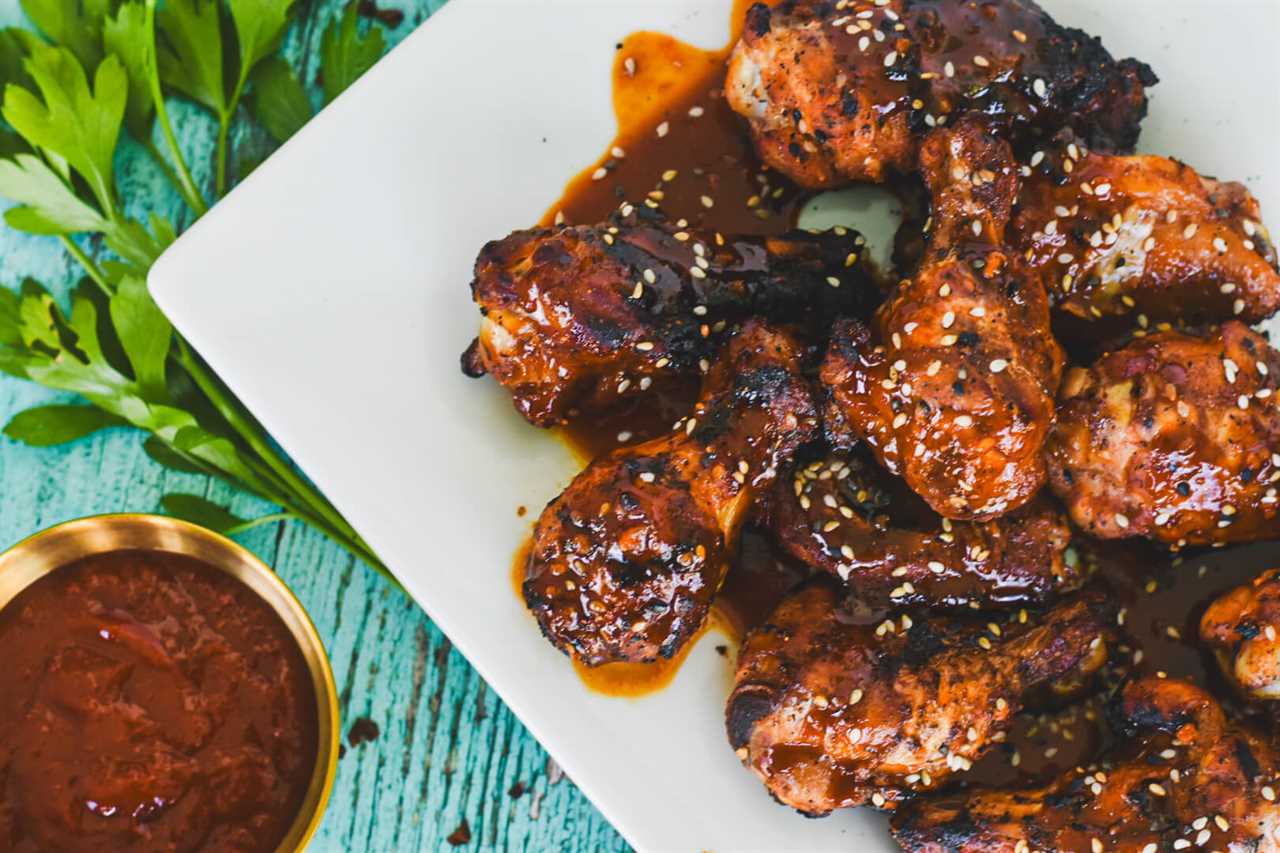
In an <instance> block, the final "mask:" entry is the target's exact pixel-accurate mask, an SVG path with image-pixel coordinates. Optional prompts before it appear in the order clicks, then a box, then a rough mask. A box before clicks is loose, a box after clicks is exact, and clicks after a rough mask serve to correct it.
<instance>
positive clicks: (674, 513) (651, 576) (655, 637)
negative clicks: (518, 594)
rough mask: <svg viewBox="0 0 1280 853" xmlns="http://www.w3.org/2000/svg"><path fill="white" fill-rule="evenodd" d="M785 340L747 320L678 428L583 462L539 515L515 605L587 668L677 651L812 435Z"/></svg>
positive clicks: (794, 352)
mask: <svg viewBox="0 0 1280 853" xmlns="http://www.w3.org/2000/svg"><path fill="white" fill-rule="evenodd" d="M799 361H800V352H799V349H798V347H797V345H796V343H795V342H794V341H793V340H791V339H790V338H789V337H788V336H786V335H784V334H781V333H779V332H776V331H773V330H772V329H770V328H768V327H767V326H764V325H763V324H761V323H759V322H757V321H749V322H748V323H747V324H746V325H744V326H743V328H742V330H741V331H740V332H738V334H737V335H736V336H735V337H734V338H733V339H732V340H731V341H730V342H729V344H728V346H727V347H726V349H725V351H724V353H723V354H722V355H721V356H720V358H719V359H718V360H717V361H716V362H715V364H714V365H713V366H712V368H711V370H710V371H709V372H708V374H707V377H706V380H705V382H704V384H703V390H702V396H701V398H700V400H699V401H698V404H697V406H696V407H695V408H694V411H693V413H692V414H691V415H690V416H689V417H688V418H686V419H685V420H683V421H682V422H681V423H679V424H677V425H676V428H675V430H674V431H673V432H672V433H671V434H670V435H667V436H662V437H659V438H656V439H653V440H652V441H649V442H646V443H644V444H639V445H635V446H632V447H627V448H621V449H619V450H616V451H614V452H613V453H610V454H609V455H607V456H604V457H601V458H599V459H597V460H596V461H594V462H592V463H591V464H590V465H589V466H588V467H587V468H586V470H584V471H583V472H582V473H581V474H579V475H578V476H577V477H575V478H574V480H573V482H572V483H570V484H569V487H568V488H567V489H565V491H564V492H563V493H562V494H561V495H560V496H559V497H558V498H556V499H555V500H553V501H552V502H551V503H549V504H548V505H547V507H546V509H545V510H543V513H542V517H541V518H540V519H539V520H538V524H537V527H536V529H535V530H534V535H533V547H532V550H531V552H530V554H529V562H528V566H527V569H526V574H525V582H524V597H525V602H526V604H527V605H528V606H529V609H530V610H532V611H533V613H534V615H535V616H536V617H537V619H538V622H539V624H540V625H541V626H542V631H543V633H544V634H545V635H546V636H547V638H548V639H550V640H551V642H552V643H554V644H555V645H556V646H558V647H559V648H560V649H562V650H563V651H565V652H566V653H572V654H573V655H575V656H576V657H577V658H578V659H579V660H581V661H582V662H583V663H585V664H587V665H589V666H595V665H598V664H602V663H610V662H616V661H627V662H633V663H634V662H642V661H652V660H655V659H657V658H658V657H670V656H672V655H673V654H674V653H675V652H676V651H677V650H678V649H679V648H680V647H681V646H682V645H683V644H684V643H685V642H686V641H687V640H688V639H689V638H690V637H691V636H693V634H694V633H695V632H696V631H697V630H698V628H699V627H700V626H701V625H702V623H703V621H704V620H705V619H706V616H707V612H708V610H709V609H710V606H711V600H712V598H713V597H714V596H715V594H716V592H717V591H718V590H719V588H720V584H721V582H722V581H723V580H724V576H725V572H726V571H727V570H728V565H729V560H730V559H731V558H732V556H733V554H734V550H735V544H736V540H737V536H738V533H739V530H740V528H741V526H742V523H743V521H744V520H745V517H746V515H747V511H748V510H749V508H750V506H751V503H752V500H753V499H754V497H755V496H756V495H757V494H758V493H759V492H761V491H763V490H765V489H767V488H768V487H769V486H770V485H771V483H772V481H773V479H774V477H775V474H776V472H777V470H778V468H779V467H780V466H782V465H785V464H786V462H787V461H788V459H789V458H790V457H791V455H792V454H794V453H795V451H796V450H797V448H799V447H800V445H801V444H803V443H804V442H805V441H807V440H809V439H810V438H812V437H813V436H814V435H815V434H816V433H817V431H818V426H817V409H816V405H815V403H814V402H813V399H812V396H811V393H810V390H809V388H808V385H807V384H806V382H805V380H804V379H803V377H801V376H800V374H799Z"/></svg>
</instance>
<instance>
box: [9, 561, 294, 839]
mask: <svg viewBox="0 0 1280 853" xmlns="http://www.w3.org/2000/svg"><path fill="white" fill-rule="evenodd" d="M317 747H318V733H317V722H316V699H315V692H314V688H313V687H312V685H311V681H310V679H309V676H308V670H307V665H306V662H305V660H304V659H303V656H302V652H301V651H300V650H299V648H298V645H297V643H296V641H295V640H294V638H293V635H292V634H290V632H289V630H288V629H287V628H286V627H285V625H284V623H283V622H282V621H281V620H280V618H279V617H278V616H277V615H276V613H275V611H273V610H272V609H271V607H270V605H268V604H267V603H266V602H264V601H263V600H262V599H260V598H259V597H258V596H257V595H256V594H255V593H253V592H252V591H251V590H250V589H249V588H248V587H247V586H245V585H244V584H242V583H240V582H239V581H238V580H236V579H235V578H233V577H231V576H230V575H228V574H226V573H224V572H222V571H220V570H218V569H216V568H214V567H212V566H209V565H206V564H205V563H203V562H200V561H198V560H195V559H193V558H191V557H185V556H181V555H177V554H168V553H158V552H154V551H116V552H113V553H108V554H101V555H96V556H91V557H87V558H84V559H82V560H80V561H78V562H75V563H72V564H71V565H68V566H64V567H63V568H60V569H57V570H55V571H53V572H51V573H49V574H48V575H46V576H44V577H43V578H41V579H40V580H38V581H36V582H35V583H33V584H32V585H31V586H29V587H27V588H26V589H25V590H23V591H22V592H21V593H20V594H19V595H18V596H17V597H16V598H15V599H14V600H13V601H11V602H10V603H9V604H8V605H6V606H5V607H4V609H3V611H0V850H3V851H10V850H12V851H15V853H27V851H33V852H34V851H63V850H66V851H78V850H95V851H97V850H103V851H117V850H123V851H135V850H136V851H152V850H165V851H213V850H217V851H224V850H225V851H269V850H274V849H275V847H276V845H277V844H278V843H279V842H280V840H281V839H282V838H283V837H284V836H285V834H286V832H287V831H288V830H289V827H290V825H291V824H292V823H293V820H294V818H295V816H296V815H297V813H298V811H299V809H300V807H301V805H302V801H303V798H304V795H305V794H306V791H307V787H308V785H309V783H310V780H311V775H312V770H313V768H314V766H315V761H316V755H317Z"/></svg>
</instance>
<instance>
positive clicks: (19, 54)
mask: <svg viewBox="0 0 1280 853" xmlns="http://www.w3.org/2000/svg"><path fill="white" fill-rule="evenodd" d="M39 43H40V39H38V38H37V37H36V36H35V35H33V34H31V33H29V32H27V31H26V30H20V29H17V28H16V27H6V28H5V29H3V30H0V85H4V84H6V83H17V84H18V85H19V86H27V85H29V84H30V82H31V78H30V77H28V76H27V69H26V65H25V63H26V60H27V54H28V53H29V52H30V50H31V45H33V44H39Z"/></svg>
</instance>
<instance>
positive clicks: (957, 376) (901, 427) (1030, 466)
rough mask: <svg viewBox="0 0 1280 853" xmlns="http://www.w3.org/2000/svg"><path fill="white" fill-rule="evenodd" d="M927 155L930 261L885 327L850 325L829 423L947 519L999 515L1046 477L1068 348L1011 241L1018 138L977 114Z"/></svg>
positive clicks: (881, 314) (842, 334)
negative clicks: (1007, 238)
mask: <svg viewBox="0 0 1280 853" xmlns="http://www.w3.org/2000/svg"><path fill="white" fill-rule="evenodd" d="M920 160H921V168H922V170H923V172H924V176H925V179H926V181H927V182H928V184H929V188H930V191H931V192H932V195H933V224H932V228H931V230H930V242H929V246H928V250H927V255H926V257H925V258H924V260H923V262H922V264H921V267H920V270H919V271H918V272H917V274H916V275H915V276H914V277H913V278H911V279H908V280H905V281H903V282H902V283H900V284H899V286H898V289H897V291H896V292H895V293H894V294H893V295H892V296H890V297H889V299H888V300H887V301H886V302H885V303H884V304H883V305H882V306H880V308H879V310H878V311H877V312H876V315H875V318H874V320H873V327H874V328H873V329H868V328H867V327H866V326H864V325H863V324H861V323H860V322H858V321H851V320H842V321H840V322H838V323H837V324H836V326H835V328H834V329H833V331H832V338H831V344H830V347H829V350H828V353H827V357H826V360H825V361H824V363H823V365H822V371H821V378H822V382H823V385H824V386H825V388H826V389H827V391H828V403H827V407H826V411H825V419H824V424H825V427H826V430H827V436H828V439H829V440H830V441H831V443H832V444H833V445H834V446H836V447H839V448H848V447H851V446H852V445H853V444H854V443H855V442H857V441H858V440H863V441H865V442H866V443H867V444H868V445H870V447H871V448H872V450H873V451H874V452H875V454H876V456H877V458H878V459H879V460H880V462H881V463H882V464H883V465H884V466H885V467H886V468H888V469H889V470H890V471H891V472H893V473H895V474H898V475H900V476H901V477H903V479H905V480H906V482H907V484H908V485H909V486H910V487H911V488H912V489H914V490H915V491H916V493H917V494H919V495H920V496H921V497H923V498H924V499H925V500H926V501H927V502H928V503H929V505H930V506H931V507H933V510H934V511H935V512H936V513H938V514H939V515H941V516H943V517H945V518H953V519H964V520H973V521H987V520H990V519H992V518H996V517H998V516H1000V515H1003V514H1004V513H1006V512H1010V511H1011V510H1014V509H1016V508H1018V507H1019V506H1022V505H1023V504H1025V503H1026V502H1027V501H1029V500H1030V499H1031V497H1032V496H1033V495H1034V494H1035V493H1036V492H1037V491H1038V490H1039V489H1040V487H1041V485H1042V484H1043V483H1044V480H1045V465H1044V459H1043V454H1042V449H1043V445H1044V439H1045V436H1046V434H1047V433H1048V430H1049V425H1050V424H1051V423H1052V421H1053V413H1054V400H1053V396H1054V393H1055V391H1056V390H1057V387H1058V380H1059V377H1060V375H1061V371H1062V350H1061V349H1060V348H1059V346H1058V344H1057V342H1056V341H1055V340H1054V338H1053V335H1052V334H1051V333H1050V331H1049V307H1048V301H1047V299H1046V297H1045V292H1044V288H1043V287H1041V286H1040V284H1039V281H1038V280H1037V279H1036V278H1035V277H1034V276H1030V275H1027V274H1026V270H1025V269H1024V268H1023V266H1022V259H1021V257H1020V256H1019V255H1017V254H1014V253H1011V252H1010V251H1008V250H1007V249H1006V248H1005V246H1004V245H1003V241H1004V229H1005V225H1006V223H1007V221H1008V217H1009V214H1010V210H1011V208H1012V205H1013V200H1014V197H1015V196H1016V194H1017V191H1018V178H1017V174H1016V168H1015V166H1014V163H1013V157H1012V153H1011V152H1010V150H1009V146H1008V145H1007V143H1005V142H1003V141H1001V140H999V139H997V138H996V137H994V136H992V135H991V134H990V133H989V132H987V130H986V129H985V127H984V125H982V124H981V123H979V122H977V121H970V120H964V121H962V122H960V123H958V124H957V126H956V127H955V128H954V129H945V130H938V131H935V132H934V133H933V134H931V135H930V136H929V137H928V139H926V140H925V142H924V145H923V146H922V148H921V152H920Z"/></svg>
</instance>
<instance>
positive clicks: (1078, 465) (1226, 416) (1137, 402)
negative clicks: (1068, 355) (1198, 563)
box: [1047, 321, 1280, 547]
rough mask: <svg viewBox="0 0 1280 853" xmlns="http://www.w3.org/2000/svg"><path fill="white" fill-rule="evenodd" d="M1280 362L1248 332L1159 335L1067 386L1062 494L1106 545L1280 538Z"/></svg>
mask: <svg viewBox="0 0 1280 853" xmlns="http://www.w3.org/2000/svg"><path fill="white" fill-rule="evenodd" d="M1277 382H1280V353H1277V352H1276V351H1275V350H1273V349H1272V348H1271V347H1270V346H1268V345H1267V341H1266V339H1265V338H1264V337H1262V336H1261V335H1259V334H1258V333H1256V332H1254V331H1252V330H1250V329H1249V328H1248V327H1247V326H1245V325H1244V324H1243V323H1238V322H1235V321H1229V322H1227V323H1225V324H1223V326H1222V327H1221V328H1220V329H1217V330H1212V331H1208V332H1202V333H1190V332H1181V331H1166V332H1158V333H1156V334H1153V335H1150V336H1148V337H1145V338H1142V339H1140V340H1137V341H1134V342H1133V343H1131V344H1130V345H1129V346H1127V347H1124V348H1123V349H1120V350H1118V351H1116V352H1113V353H1110V354H1107V355H1105V356H1103V357H1102V358H1101V359H1099V360H1098V361H1097V362H1096V363H1095V364H1094V365H1093V366H1092V367H1090V368H1087V369H1085V368H1075V369H1073V370H1072V371H1071V372H1070V373H1069V375H1068V376H1067V378H1066V380H1065V381H1064V382H1063V387H1062V391H1061V394H1060V405H1059V408H1058V420H1057V423H1056V425H1055V426H1054V428H1053V431H1052V434H1051V436H1050V438H1049V442H1048V445H1047V456H1048V459H1049V469H1050V478H1051V482H1052V486H1053V490H1054V491H1055V492H1056V493H1057V495H1058V497H1059V498H1061V499H1062V500H1063V502H1064V503H1065V504H1066V506H1067V509H1068V511H1069V512H1070V514H1071V518H1072V520H1073V521H1074V522H1075V523H1076V524H1077V525H1078V526H1080V527H1081V528H1082V529H1083V530H1084V531H1085V532H1087V533H1089V534H1090V535H1092V536H1096V537H1099V538H1102V539H1116V538H1121V537H1126V536H1148V537H1150V538H1152V539H1155V540H1157V541H1159V542H1164V543H1167V544H1169V545H1171V546H1173V547H1182V546H1184V545H1213V544H1220V543H1226V542H1246V541H1250V540H1255V539H1267V538H1273V537H1277V536H1280V513H1278V512H1277V496H1276V490H1277V484H1280V452H1277V451H1280V408H1277V404H1280V396H1277V395H1276V393H1275V391H1276V387H1277Z"/></svg>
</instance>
